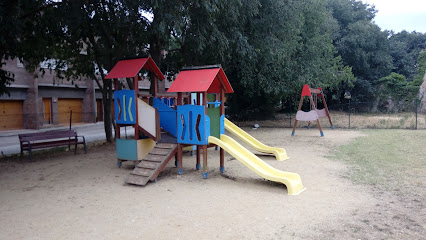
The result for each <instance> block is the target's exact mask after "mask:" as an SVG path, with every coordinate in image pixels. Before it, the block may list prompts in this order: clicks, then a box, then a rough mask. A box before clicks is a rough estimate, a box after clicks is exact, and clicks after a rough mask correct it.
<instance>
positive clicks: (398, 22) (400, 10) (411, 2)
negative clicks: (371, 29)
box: [362, 0, 426, 33]
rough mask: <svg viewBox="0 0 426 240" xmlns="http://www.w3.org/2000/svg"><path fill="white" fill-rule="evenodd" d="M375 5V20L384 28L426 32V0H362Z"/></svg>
mask: <svg viewBox="0 0 426 240" xmlns="http://www.w3.org/2000/svg"><path fill="white" fill-rule="evenodd" d="M362 2H363V3H368V4H370V5H375V6H376V10H378V13H376V17H375V18H374V19H373V21H374V22H375V23H376V24H377V25H378V26H379V27H380V28H381V29H382V30H393V31H394V32H401V31H402V30H406V31H408V32H412V31H416V32H421V33H426V0H362Z"/></svg>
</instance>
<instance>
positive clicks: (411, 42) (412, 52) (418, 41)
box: [389, 31, 426, 82]
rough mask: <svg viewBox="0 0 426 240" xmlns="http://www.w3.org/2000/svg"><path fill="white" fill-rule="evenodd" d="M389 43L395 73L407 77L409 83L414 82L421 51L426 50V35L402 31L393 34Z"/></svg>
mask: <svg viewBox="0 0 426 240" xmlns="http://www.w3.org/2000/svg"><path fill="white" fill-rule="evenodd" d="M389 41H390V44H391V52H390V53H391V55H392V58H393V65H394V70H393V71H394V72H396V73H399V74H402V75H404V76H406V78H407V80H408V81H410V82H411V81H413V80H414V78H415V77H416V75H417V73H418V71H417V69H416V67H417V66H418V64H417V61H418V57H419V54H420V51H422V50H423V49H426V34H422V33H417V32H412V33H409V32H407V31H402V32H400V33H397V34H391V37H390V38H389Z"/></svg>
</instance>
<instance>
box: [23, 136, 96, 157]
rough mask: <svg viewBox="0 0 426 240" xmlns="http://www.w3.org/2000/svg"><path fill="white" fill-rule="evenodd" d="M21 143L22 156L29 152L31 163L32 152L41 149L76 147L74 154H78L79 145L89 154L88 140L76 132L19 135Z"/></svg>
mask: <svg viewBox="0 0 426 240" xmlns="http://www.w3.org/2000/svg"><path fill="white" fill-rule="evenodd" d="M18 136H19V142H20V144H21V156H22V155H23V153H24V151H28V153H29V157H30V161H32V150H33V149H41V148H51V147H60V146H68V147H69V148H71V145H74V146H75V149H74V154H76V153H77V145H78V144H83V145H84V153H87V148H86V139H85V138H84V136H78V135H77V132H76V131H75V130H52V131H46V132H37V133H25V134H19V135H18Z"/></svg>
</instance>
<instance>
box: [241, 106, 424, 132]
mask: <svg viewBox="0 0 426 240" xmlns="http://www.w3.org/2000/svg"><path fill="white" fill-rule="evenodd" d="M412 105H413V106H412V108H409V109H412V111H406V112H399V113H368V112H365V108H366V107H365V106H366V103H364V102H355V103H353V102H351V103H350V102H348V103H344V104H336V105H328V109H329V111H330V117H331V120H332V123H333V126H334V128H341V129H426V114H423V113H420V112H419V110H420V105H419V104H417V103H416V102H413V104H412ZM295 116H296V112H295V111H292V112H287V113H280V114H277V115H276V116H275V119H271V120H265V121H255V120H251V121H239V122H238V123H237V124H238V125H239V126H242V127H252V126H253V125H254V124H259V125H260V126H261V127H272V128H292V127H293V125H294V121H295ZM320 124H321V127H322V128H327V127H330V123H329V121H328V118H327V117H325V118H320ZM307 125H308V123H307V122H299V123H298V127H306V126H307ZM311 127H312V128H314V127H317V124H316V122H313V123H311Z"/></svg>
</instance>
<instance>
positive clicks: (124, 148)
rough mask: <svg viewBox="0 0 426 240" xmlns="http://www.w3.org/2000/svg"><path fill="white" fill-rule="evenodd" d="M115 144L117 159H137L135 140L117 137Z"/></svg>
mask: <svg viewBox="0 0 426 240" xmlns="http://www.w3.org/2000/svg"><path fill="white" fill-rule="evenodd" d="M115 144H116V151H117V158H118V159H121V160H129V161H137V160H138V150H137V149H138V148H137V140H132V139H119V138H117V139H116V140H115ZM139 160H140V159H139Z"/></svg>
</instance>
